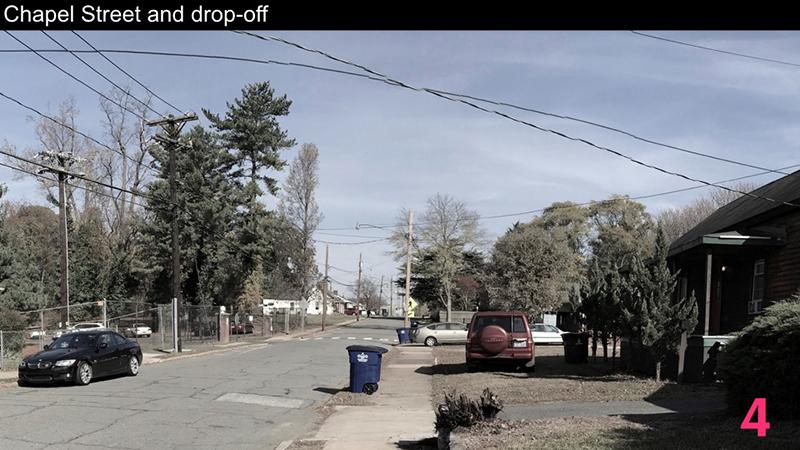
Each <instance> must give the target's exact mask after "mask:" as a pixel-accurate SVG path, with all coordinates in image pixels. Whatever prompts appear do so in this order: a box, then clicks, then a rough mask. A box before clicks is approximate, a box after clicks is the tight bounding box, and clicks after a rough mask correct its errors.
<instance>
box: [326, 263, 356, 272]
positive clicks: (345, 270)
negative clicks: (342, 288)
mask: <svg viewBox="0 0 800 450" xmlns="http://www.w3.org/2000/svg"><path fill="white" fill-rule="evenodd" d="M328 267H329V268H331V269H334V270H338V271H339V272H344V273H352V274H355V273H358V271H356V270H347V269H341V268H339V267H336V266H332V265H330V264H328Z"/></svg>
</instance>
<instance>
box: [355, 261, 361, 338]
mask: <svg viewBox="0 0 800 450" xmlns="http://www.w3.org/2000/svg"><path fill="white" fill-rule="evenodd" d="M360 301H361V253H359V254H358V283H357V284H356V322H358V321H359V320H361V309H360V308H359V302H360Z"/></svg>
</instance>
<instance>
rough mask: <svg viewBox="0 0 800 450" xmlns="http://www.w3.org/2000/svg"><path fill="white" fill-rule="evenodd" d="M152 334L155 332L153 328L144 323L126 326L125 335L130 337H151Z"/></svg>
mask: <svg viewBox="0 0 800 450" xmlns="http://www.w3.org/2000/svg"><path fill="white" fill-rule="evenodd" d="M151 334H153V330H152V329H151V328H150V327H148V326H147V325H145V324H143V323H135V324H133V325H132V326H130V327H128V328H125V335H126V336H128V337H136V338H138V337H150V335H151Z"/></svg>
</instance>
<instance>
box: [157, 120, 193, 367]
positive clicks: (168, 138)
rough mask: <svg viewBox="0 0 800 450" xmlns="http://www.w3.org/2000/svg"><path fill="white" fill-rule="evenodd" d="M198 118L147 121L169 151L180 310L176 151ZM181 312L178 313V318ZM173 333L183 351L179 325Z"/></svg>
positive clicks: (174, 276)
mask: <svg viewBox="0 0 800 450" xmlns="http://www.w3.org/2000/svg"><path fill="white" fill-rule="evenodd" d="M193 120H197V115H196V114H194V113H189V114H183V115H181V116H177V117H175V116H173V115H172V114H170V115H168V116H167V117H162V118H161V119H158V120H151V121H149V122H147V125H148V126H151V127H155V126H160V127H161V130H162V131H163V134H156V136H155V139H156V140H157V141H158V142H160V143H161V144H163V145H164V148H165V149H166V150H167V152H169V201H170V206H171V207H172V208H171V209H172V298H173V301H175V302H176V305H177V308H178V310H180V306H181V303H182V302H183V297H182V296H181V253H180V244H179V239H180V232H179V229H178V191H177V186H176V183H175V177H176V172H177V168H176V167H175V152H176V151H177V150H178V140H179V139H180V137H181V131H182V130H183V127H184V125H185V124H186V122H189V121H193ZM179 318H180V314H178V319H179ZM173 333H174V334H175V335H177V336H178V339H177V351H178V352H182V351H183V345H182V343H181V340H180V333H179V329H178V327H176V328H175V329H173Z"/></svg>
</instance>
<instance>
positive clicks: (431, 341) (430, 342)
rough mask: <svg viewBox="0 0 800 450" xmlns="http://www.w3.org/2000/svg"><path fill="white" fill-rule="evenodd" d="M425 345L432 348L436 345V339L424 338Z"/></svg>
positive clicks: (431, 337)
mask: <svg viewBox="0 0 800 450" xmlns="http://www.w3.org/2000/svg"><path fill="white" fill-rule="evenodd" d="M425 345H427V346H428V347H433V346H434V345H436V338H435V337H433V336H428V337H426V338H425Z"/></svg>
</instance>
